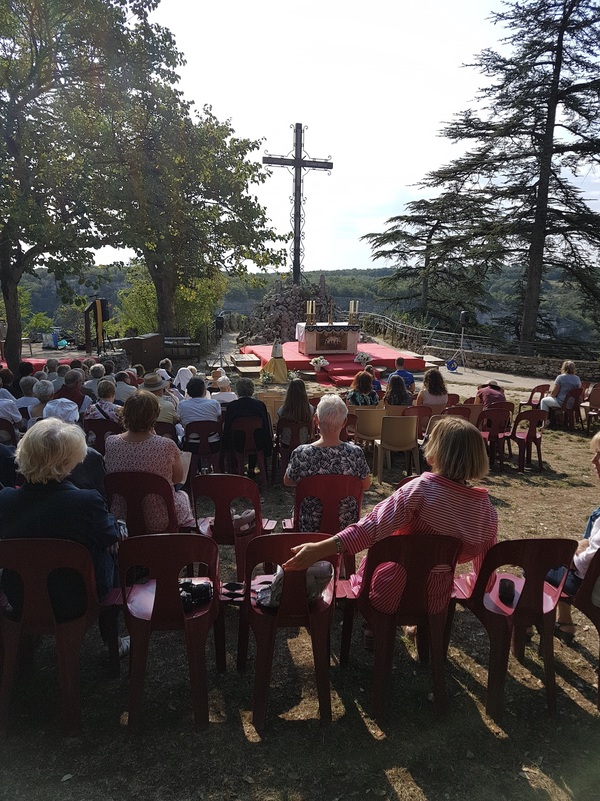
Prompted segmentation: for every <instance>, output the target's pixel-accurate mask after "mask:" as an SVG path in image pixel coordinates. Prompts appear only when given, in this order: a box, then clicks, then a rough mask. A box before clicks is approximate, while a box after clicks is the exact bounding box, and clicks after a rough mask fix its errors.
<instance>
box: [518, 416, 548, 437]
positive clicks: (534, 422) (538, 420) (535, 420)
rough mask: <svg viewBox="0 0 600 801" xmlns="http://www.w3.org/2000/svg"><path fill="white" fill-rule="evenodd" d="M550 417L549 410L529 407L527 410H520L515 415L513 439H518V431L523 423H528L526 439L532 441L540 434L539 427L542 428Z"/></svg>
mask: <svg viewBox="0 0 600 801" xmlns="http://www.w3.org/2000/svg"><path fill="white" fill-rule="evenodd" d="M547 419H548V412H543V411H542V410H541V409H529V410H527V411H525V412H519V414H518V415H517V416H516V417H515V421H514V423H513V427H512V431H511V433H510V436H511V439H516V437H517V431H518V430H519V426H520V425H521V424H522V423H527V436H526V439H527V440H528V441H530V442H532V441H533V440H534V439H535V438H536V436H537V435H538V428H541V427H542V426H543V425H544V423H545V422H546V420H547Z"/></svg>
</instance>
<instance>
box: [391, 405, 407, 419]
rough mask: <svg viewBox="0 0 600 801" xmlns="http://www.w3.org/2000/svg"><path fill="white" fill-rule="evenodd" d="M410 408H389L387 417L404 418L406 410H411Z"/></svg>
mask: <svg viewBox="0 0 600 801" xmlns="http://www.w3.org/2000/svg"><path fill="white" fill-rule="evenodd" d="M410 408H411V407H410V406H388V405H386V407H385V416H386V417H402V415H403V414H404V410H405V409H410Z"/></svg>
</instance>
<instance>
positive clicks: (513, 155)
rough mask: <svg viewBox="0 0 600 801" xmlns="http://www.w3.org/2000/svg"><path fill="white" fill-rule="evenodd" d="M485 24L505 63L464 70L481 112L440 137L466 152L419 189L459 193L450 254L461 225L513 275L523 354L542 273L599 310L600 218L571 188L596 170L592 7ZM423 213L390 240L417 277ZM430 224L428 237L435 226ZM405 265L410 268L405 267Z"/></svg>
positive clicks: (598, 117) (512, 9) (402, 222)
mask: <svg viewBox="0 0 600 801" xmlns="http://www.w3.org/2000/svg"><path fill="white" fill-rule="evenodd" d="M492 16H493V19H494V20H495V22H497V23H501V24H502V25H504V26H505V28H506V30H507V35H506V37H505V38H504V39H503V40H502V50H501V52H496V51H494V50H489V49H488V50H484V51H483V52H482V53H481V54H480V55H479V56H478V58H477V59H476V61H475V64H474V65H472V66H476V67H478V68H479V69H480V70H481V72H482V73H483V75H484V76H485V77H486V78H487V79H488V83H487V84H486V86H485V87H484V88H483V89H481V91H480V94H479V101H480V102H479V106H478V108H477V109H468V110H466V111H464V112H462V113H460V114H459V115H457V117H456V118H455V119H454V120H453V121H452V122H451V123H450V124H448V125H447V126H446V127H445V129H444V130H443V134H444V135H445V136H447V137H448V138H450V139H452V140H454V141H457V142H463V143H465V144H466V145H467V148H468V149H467V150H466V152H465V153H464V155H462V156H461V157H459V158H457V159H456V160H454V161H452V162H451V163H450V164H448V165H446V166H444V167H442V168H440V169H438V170H435V171H433V172H431V173H429V175H428V176H427V178H426V179H425V180H424V182H423V185H424V186H425V187H426V188H429V189H434V190H440V189H441V190H442V195H441V197H442V198H443V197H444V195H445V193H447V192H448V191H451V190H452V189H453V188H454V187H458V186H460V187H461V189H460V194H461V196H462V198H461V201H462V202H461V207H460V208H459V209H458V210H457V212H458V213H457V215H456V219H455V221H454V229H453V230H452V231H450V233H449V239H450V241H451V242H452V241H454V242H456V239H455V233H456V231H457V230H458V229H459V226H460V224H461V222H460V217H461V216H462V220H463V224H464V228H465V232H468V233H469V234H471V235H472V236H475V237H476V238H479V239H480V241H481V243H482V246H483V247H484V252H485V253H486V254H487V255H488V257H489V258H490V259H491V260H492V261H493V260H494V259H497V260H498V261H502V262H503V263H504V265H505V266H510V267H515V268H517V269H518V271H519V274H520V276H521V277H520V279H519V281H518V295H519V302H518V309H520V315H521V319H520V320H519V321H518V322H516V324H515V328H516V332H517V335H518V336H519V337H520V339H521V342H522V343H523V347H524V349H528V348H529V343H531V341H532V340H534V338H535V336H536V333H537V331H538V326H539V324H540V304H541V301H542V286H543V278H544V275H545V273H546V272H547V271H548V270H551V269H552V270H554V269H556V270H558V271H559V273H560V276H561V282H564V283H567V284H571V285H576V286H577V287H579V289H580V291H581V293H582V297H583V302H584V303H588V304H593V306H595V305H596V304H597V301H598V299H599V298H600V289H599V286H598V279H599V278H600V268H599V267H598V256H599V255H600V215H599V214H598V213H596V212H595V211H593V210H592V208H591V207H590V205H589V204H588V202H587V201H586V199H585V198H584V196H583V193H582V192H581V190H580V189H579V188H578V187H577V186H576V184H575V180H576V178H577V177H578V176H579V175H580V174H582V172H583V171H584V170H585V171H587V170H588V169H589V167H590V166H592V167H593V166H594V165H596V164H598V162H599V160H600V113H599V111H600V109H599V102H598V99H599V91H600V77H599V69H598V56H599V55H600V6H599V4H598V3H597V2H594V0H519V1H518V2H517V0H512V2H508V3H506V4H505V10H503V11H500V12H496V13H494V14H493V15H492ZM437 202H438V200H433V201H431V203H433V205H434V206H435V205H436V203H437ZM421 210H422V209H421V208H420V207H419V205H418V204H417V205H416V206H415V205H414V204H413V206H412V207H410V208H409V210H408V214H407V215H405V219H402V218H399V219H398V222H397V223H396V224H397V225H398V230H397V231H396V232H395V233H396V235H397V240H398V243H397V245H398V247H399V249H400V251H401V258H403V256H402V254H403V249H404V248H410V242H409V240H408V239H407V235H406V234H407V231H408V233H409V234H410V235H415V236H416V235H417V234H418V235H419V236H416V240H417V241H416V243H415V245H416V247H417V255H418V256H419V257H420V259H421V262H420V264H421V268H423V265H424V259H425V255H424V254H425V252H426V247H425V245H424V241H425V239H426V236H427V227H423V224H422V221H421V219H420V217H419V212H420V211H421ZM427 220H428V222H429V224H430V225H431V229H430V230H432V229H433V223H434V221H435V220H436V216H435V214H434V215H429V214H428V215H427ZM492 221H493V228H492V230H491V231H490V230H489V226H490V224H491V223H492ZM392 224H393V225H394V224H395V223H392ZM473 226H474V227H473ZM486 231H488V232H489V234H490V237H491V238H490V239H489V240H488V241H487V242H486V237H487V234H486ZM436 233H437V232H436ZM390 234H391V242H390V243H389V244H390V245H391V246H392V247H394V246H396V240H395V239H394V232H393V231H392V232H390ZM419 248H420V249H419ZM461 252H462V254H463V255H464V257H466V258H467V259H468V258H469V255H470V253H471V242H470V240H467V239H465V242H464V244H463V245H462V246H460V243H459V249H458V251H457V257H459V258H460V254H461ZM417 263H418V262H417ZM401 264H402V265H404V266H405V267H406V265H410V257H408V260H405V261H404V262H401ZM440 264H441V262H440Z"/></svg>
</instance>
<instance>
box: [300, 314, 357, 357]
mask: <svg viewBox="0 0 600 801" xmlns="http://www.w3.org/2000/svg"><path fill="white" fill-rule="evenodd" d="M296 339H297V340H298V352H299V353H301V354H303V355H304V356H318V355H325V354H327V353H352V354H356V352H357V350H358V343H359V340H360V325H359V324H358V323H349V322H348V323H298V324H297V325H296Z"/></svg>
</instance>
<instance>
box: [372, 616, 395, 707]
mask: <svg viewBox="0 0 600 801" xmlns="http://www.w3.org/2000/svg"><path fill="white" fill-rule="evenodd" d="M396 630H397V625H396V617H395V615H389V616H386V617H385V618H378V619H375V620H374V625H373V636H374V643H375V663H374V666H373V690H372V694H371V697H372V704H373V717H374V718H375V720H379V721H382V720H383V719H384V718H385V715H386V711H387V703H388V696H389V692H390V682H391V678H392V665H393V662H394V646H395V644H396Z"/></svg>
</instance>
